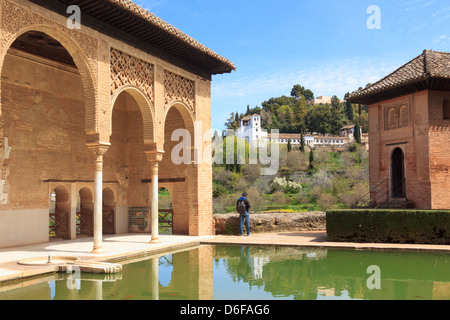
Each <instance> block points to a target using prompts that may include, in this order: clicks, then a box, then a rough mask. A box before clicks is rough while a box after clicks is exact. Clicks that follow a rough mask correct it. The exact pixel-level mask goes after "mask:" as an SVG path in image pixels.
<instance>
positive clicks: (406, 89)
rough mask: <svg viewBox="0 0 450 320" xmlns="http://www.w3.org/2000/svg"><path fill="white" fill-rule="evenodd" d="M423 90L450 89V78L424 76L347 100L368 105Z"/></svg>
mask: <svg viewBox="0 0 450 320" xmlns="http://www.w3.org/2000/svg"><path fill="white" fill-rule="evenodd" d="M423 90H441V91H450V79H446V78H435V77H424V78H423V79H416V80H414V81H410V82H408V83H403V84H402V85H399V86H396V87H392V88H387V89H383V90H379V91H375V92H371V93H369V94H367V95H360V96H355V97H351V98H349V99H348V101H349V102H351V103H355V104H364V105H370V104H375V103H379V102H382V101H387V100H391V99H395V98H399V97H403V96H406V95H409V94H413V93H416V92H420V91H423Z"/></svg>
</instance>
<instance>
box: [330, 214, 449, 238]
mask: <svg viewBox="0 0 450 320" xmlns="http://www.w3.org/2000/svg"><path fill="white" fill-rule="evenodd" d="M326 217H327V222H326V224H327V235H328V241H335V242H363V243H364V242H371V243H383V242H384V243H416V244H450V211H444V210H387V209H386V210H371V209H367V210H365V209H363V210H330V211H327V213H326Z"/></svg>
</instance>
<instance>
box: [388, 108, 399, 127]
mask: <svg viewBox="0 0 450 320" xmlns="http://www.w3.org/2000/svg"><path fill="white" fill-rule="evenodd" d="M388 115H389V117H388V119H389V129H395V128H397V127H398V124H397V121H398V117H397V112H396V111H395V109H394V108H391V109H389V113H388Z"/></svg>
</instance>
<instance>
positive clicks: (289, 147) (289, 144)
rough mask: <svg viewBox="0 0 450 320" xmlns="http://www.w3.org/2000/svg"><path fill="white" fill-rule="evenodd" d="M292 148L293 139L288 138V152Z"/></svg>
mask: <svg viewBox="0 0 450 320" xmlns="http://www.w3.org/2000/svg"><path fill="white" fill-rule="evenodd" d="M291 150H292V144H291V139H288V144H287V151H288V152H291Z"/></svg>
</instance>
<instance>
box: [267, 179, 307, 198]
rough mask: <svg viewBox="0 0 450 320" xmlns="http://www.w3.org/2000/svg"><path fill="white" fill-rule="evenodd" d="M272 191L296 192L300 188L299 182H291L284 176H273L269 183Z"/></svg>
mask: <svg viewBox="0 0 450 320" xmlns="http://www.w3.org/2000/svg"><path fill="white" fill-rule="evenodd" d="M270 187H271V189H272V192H277V191H282V192H284V193H289V194H291V193H297V192H299V191H300V190H302V185H301V184H300V183H296V182H292V181H289V180H287V179H286V178H284V177H283V178H275V179H273V181H272V184H271V185H270Z"/></svg>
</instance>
